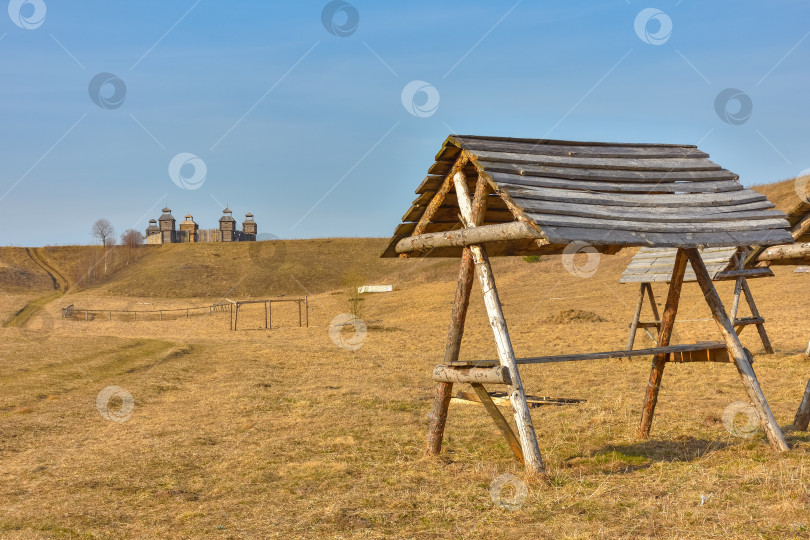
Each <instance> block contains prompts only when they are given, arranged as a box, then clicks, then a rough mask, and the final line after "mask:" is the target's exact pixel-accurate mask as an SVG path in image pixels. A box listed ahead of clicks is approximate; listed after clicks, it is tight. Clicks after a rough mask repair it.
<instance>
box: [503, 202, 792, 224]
mask: <svg viewBox="0 0 810 540" xmlns="http://www.w3.org/2000/svg"><path fill="white" fill-rule="evenodd" d="M513 199H514V201H515V202H516V203H517V204H518V205H519V206H520V207H521V208H522V209H523V211H524V212H526V213H527V214H529V215H532V214H546V215H555V214H559V215H562V216H572V217H573V216H576V217H584V218H600V219H610V220H627V221H640V222H647V221H649V222H654V223H657V222H666V225H667V226H669V224H671V223H694V222H695V221H698V220H699V221H703V222H718V221H734V222H741V221H744V220H745V221H759V220H774V219H778V220H783V218H784V214H783V213H782V212H781V211H780V210H749V211H742V212H713V211H711V209H710V208H709V209H706V208H700V207H698V208H695V209H683V208H681V209H674V208H673V209H669V208H667V209H659V208H656V209H652V208H649V207H627V206H607V205H598V204H584V203H564V202H545V201H538V200H536V199H523V198H520V197H513ZM727 209H728V208H724V210H727ZM785 223H787V222H786V221H785ZM721 226H722V227H727V224H725V223H722V224H721ZM655 230H659V229H655Z"/></svg>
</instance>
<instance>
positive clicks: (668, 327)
mask: <svg viewBox="0 0 810 540" xmlns="http://www.w3.org/2000/svg"><path fill="white" fill-rule="evenodd" d="M686 260H687V255H686V252H685V251H684V250H683V249H678V252H677V254H676V255H675V266H674V268H673V269H672V278H671V281H670V282H669V292H668V293H667V302H666V304H665V306H664V316H663V317H662V318H661V330H659V332H658V343H657V345H658V346H659V347H666V346H668V345H669V339H670V337H672V327H673V326H674V324H675V315H676V314H677V313H678V303H679V302H680V299H681V289H682V288H683V276H684V273H685V272H686ZM668 357H669V354H656V355H655V356H654V357H653V361H652V369H651V371H650V382H649V383H648V384H647V390H646V392H645V394H644V405H643V407H642V409H641V422H640V423H639V425H638V437H639V438H641V439H646V438H647V437H649V436H650V426H651V425H652V419H653V414H655V405H656V403H657V402H658V390H659V389H660V388H661V379H662V377H663V375H664V366H665V365H666V363H667V359H668Z"/></svg>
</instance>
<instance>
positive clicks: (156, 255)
mask: <svg viewBox="0 0 810 540" xmlns="http://www.w3.org/2000/svg"><path fill="white" fill-rule="evenodd" d="M386 242H387V239H382V238H327V239H311V240H273V241H266V242H236V243H210V244H209V243H201V244H167V245H160V246H143V247H142V248H141V249H140V250H139V253H138V254H137V256H135V257H134V258H133V259H132V260H131V261H130V262H129V263H128V264H127V263H126V260H125V258H124V255H123V248H121V247H116V248H115V250H114V251H112V250H111V251H112V253H111V255H110V258H111V260H114V264H113V263H110V270H109V272H108V274H106V275H105V274H104V273H103V264H102V262H101V261H102V259H101V257H102V253H103V252H102V250H101V248H100V247H99V246H58V247H54V246H49V247H45V248H37V251H36V253H37V254H38V255H39V257H40V258H41V259H42V260H43V261H47V265H49V266H50V267H51V268H52V270H55V273H59V274H61V275H62V276H67V277H66V280H67V281H68V282H69V287H70V289H71V291H77V290H80V289H93V290H94V292H96V293H100V294H107V295H112V296H138V297H160V298H173V297H174V298H193V297H204V298H217V297H224V296H233V297H240V298H244V297H267V296H279V295H302V294H318V293H321V292H324V291H330V290H335V289H340V288H345V287H348V286H350V285H352V284H355V283H357V284H374V283H376V284H394V283H397V282H399V281H401V280H403V279H408V280H409V281H413V280H420V279H425V280H430V279H433V278H435V277H436V276H437V275H439V274H441V275H453V274H454V273H455V266H456V265H455V261H446V260H416V261H413V260H403V261H400V260H393V259H380V253H382V251H383V249H384V247H385V244H386ZM94 261H95V262H94ZM88 268H95V270H94V272H95V273H96V274H97V275H96V276H95V277H94V278H92V279H88V278H87V275H88V270H87V269H88ZM448 272H449V274H448ZM53 283H54V281H53V279H52V278H51V276H50V275H49V274H48V272H47V270H46V269H45V268H43V267H42V266H40V265H38V264H37V263H36V262H35V260H34V259H33V258H32V257H31V256H30V255H29V252H28V251H27V248H17V247H8V248H1V250H0V290H3V291H6V292H26V293H35V294H43V295H44V294H47V293H49V292H52V291H53V290H54V285H53Z"/></svg>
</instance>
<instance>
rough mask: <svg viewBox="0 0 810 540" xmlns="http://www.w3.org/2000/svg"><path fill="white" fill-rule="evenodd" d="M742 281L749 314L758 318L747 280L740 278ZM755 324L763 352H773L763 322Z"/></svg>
mask: <svg viewBox="0 0 810 540" xmlns="http://www.w3.org/2000/svg"><path fill="white" fill-rule="evenodd" d="M742 281H743V283H742V289H743V293H744V294H745V300H746V301H747V302H748V307H749V309H750V310H751V316H753V317H756V318H760V315H759V310H758V309H757V304H756V302H754V295H753V294H751V289H750V288H749V287H748V281H746V279H745V278H742ZM732 320H733V319H732ZM755 326H756V327H757V332H759V339H761V340H762V346H763V347H764V348H765V352H766V353H768V354H773V347H772V346H771V340H770V339H768V333H767V332H766V331H765V323H763V322H758V323H756V325H755Z"/></svg>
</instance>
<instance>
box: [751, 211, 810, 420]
mask: <svg viewBox="0 0 810 540" xmlns="http://www.w3.org/2000/svg"><path fill="white" fill-rule="evenodd" d="M787 220H788V223H790V235H791V237H792V238H793V243H792V244H784V245H778V246H770V247H758V248H756V249H755V250H754V251H753V252H752V253H751V254H750V255H749V257H748V262H749V263H752V264H756V265H757V266H760V267H769V266H771V265H783V264H805V263H808V262H810V201H806V200H805V201H800V202H799V204H797V205H796V206H794V207H793V209H792V210H791V211H790V212H789V213H788V215H787ZM804 356H805V358H807V359H810V343H808V344H807V349H806V350H805V351H804ZM808 424H810V381H808V382H807V387H806V388H805V390H804V395H803V396H802V402H801V404H800V405H799V409H798V411H796V417H795V419H794V420H793V427H794V428H796V429H799V430H801V431H807V426H808Z"/></svg>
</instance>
